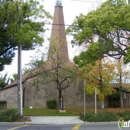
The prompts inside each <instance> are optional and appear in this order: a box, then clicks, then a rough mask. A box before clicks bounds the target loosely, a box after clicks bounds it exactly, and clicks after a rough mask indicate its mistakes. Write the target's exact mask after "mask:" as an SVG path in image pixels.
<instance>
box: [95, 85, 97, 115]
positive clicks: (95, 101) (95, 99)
mask: <svg viewBox="0 0 130 130" xmlns="http://www.w3.org/2000/svg"><path fill="white" fill-rule="evenodd" d="M95 115H97V88H96V87H95Z"/></svg>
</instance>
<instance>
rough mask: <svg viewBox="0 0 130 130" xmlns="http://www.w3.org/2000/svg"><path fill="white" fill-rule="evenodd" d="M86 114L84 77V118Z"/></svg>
mask: <svg viewBox="0 0 130 130" xmlns="http://www.w3.org/2000/svg"><path fill="white" fill-rule="evenodd" d="M85 115H86V78H85V77H84V118H85Z"/></svg>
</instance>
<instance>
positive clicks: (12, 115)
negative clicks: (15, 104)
mask: <svg viewBox="0 0 130 130" xmlns="http://www.w3.org/2000/svg"><path fill="white" fill-rule="evenodd" d="M18 118H19V115H18V113H17V111H16V110H15V109H10V110H7V111H5V112H1V113H0V122H14V121H16V120H17V119H18Z"/></svg>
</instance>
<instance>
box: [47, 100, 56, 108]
mask: <svg viewBox="0 0 130 130" xmlns="http://www.w3.org/2000/svg"><path fill="white" fill-rule="evenodd" d="M46 105H47V108H49V109H56V108H57V101H56V100H54V99H53V100H47V101H46Z"/></svg>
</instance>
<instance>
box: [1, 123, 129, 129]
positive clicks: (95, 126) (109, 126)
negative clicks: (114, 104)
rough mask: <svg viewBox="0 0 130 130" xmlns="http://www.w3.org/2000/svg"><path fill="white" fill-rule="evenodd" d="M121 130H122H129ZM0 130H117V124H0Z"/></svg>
mask: <svg viewBox="0 0 130 130" xmlns="http://www.w3.org/2000/svg"><path fill="white" fill-rule="evenodd" d="M129 129H130V128H123V129H122V130H129ZM0 130H119V128H118V126H117V123H87V124H82V125H78V124H77V125H32V124H14V123H13V124H4V123H3V124H2V123H1V124H0Z"/></svg>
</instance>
